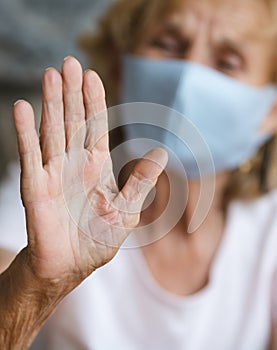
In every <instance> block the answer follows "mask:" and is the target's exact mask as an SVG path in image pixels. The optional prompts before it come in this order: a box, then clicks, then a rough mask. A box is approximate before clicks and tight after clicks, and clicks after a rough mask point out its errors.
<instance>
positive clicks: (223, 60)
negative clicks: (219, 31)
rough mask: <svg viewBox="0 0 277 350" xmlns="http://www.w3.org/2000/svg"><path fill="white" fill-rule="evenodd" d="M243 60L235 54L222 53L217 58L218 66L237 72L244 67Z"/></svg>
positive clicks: (227, 71)
mask: <svg viewBox="0 0 277 350" xmlns="http://www.w3.org/2000/svg"><path fill="white" fill-rule="evenodd" d="M242 64H243V61H242V59H241V57H240V56H238V55H235V54H231V55H230V54H228V55H220V56H219V57H217V59H216V68H217V69H218V70H221V71H223V72H226V73H236V72H238V71H240V70H241V69H242Z"/></svg>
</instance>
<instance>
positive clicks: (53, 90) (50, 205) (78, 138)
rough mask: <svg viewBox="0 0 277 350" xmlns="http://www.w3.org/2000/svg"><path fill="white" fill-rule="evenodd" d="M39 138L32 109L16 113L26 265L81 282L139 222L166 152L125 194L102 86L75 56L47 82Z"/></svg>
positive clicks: (139, 170)
mask: <svg viewBox="0 0 277 350" xmlns="http://www.w3.org/2000/svg"><path fill="white" fill-rule="evenodd" d="M42 86H43V102H42V120H41V125H40V136H39V137H38V135H37V132H36V130H35V121H34V113H33V110H32V107H31V105H30V104H29V103H27V102H25V101H18V102H17V103H16V104H15V107H14V119H15V125H16V131H17V138H18V145H19V153H20V159H21V169H22V174H21V195H22V200H23V204H24V207H25V211H26V220H27V232H28V247H27V256H28V263H29V264H30V267H31V269H32V271H33V272H34V273H35V274H36V276H38V277H40V278H47V279H54V280H68V281H69V280H70V281H74V282H73V283H76V284H78V283H79V282H80V281H81V280H82V279H84V278H85V277H86V276H88V275H89V274H90V273H91V272H93V271H94V270H95V269H96V268H98V267H99V266H102V265H103V264H105V263H106V262H108V261H109V260H111V259H112V258H113V256H114V255H115V254H116V252H117V250H118V248H119V247H120V245H121V244H122V243H123V241H124V240H125V238H126V237H127V235H128V233H129V232H130V231H131V230H132V228H134V227H135V226H136V225H137V224H138V222H139V216H140V211H141V208H142V205H143V202H144V199H145V198H146V196H147V194H148V193H149V191H150V190H151V188H152V187H153V186H154V185H155V183H156V181H157V178H158V176H159V174H160V173H161V172H162V170H163V168H164V166H165V164H166V161H167V155H166V153H165V151H163V150H161V149H155V150H153V151H151V152H149V153H148V154H147V155H146V156H145V157H144V158H143V159H141V160H140V161H139V162H138V163H137V165H136V167H135V168H134V170H133V172H132V174H131V175H130V177H129V179H128V180H127V182H126V184H125V186H124V188H123V189H122V191H121V192H119V191H118V189H117V186H116V182H115V179H114V175H113V172H112V162H111V158H110V154H109V148H108V126H107V111H106V105H105V94H104V88H103V85H102V83H101V80H100V79H99V77H98V76H97V74H96V73H95V72H93V71H91V70H88V71H86V72H85V73H84V74H83V72H82V68H81V66H80V64H79V62H78V61H77V60H76V59H74V58H73V57H68V58H67V59H65V61H64V63H63V66H62V73H60V72H58V71H57V70H55V69H53V68H50V69H48V70H47V71H46V72H45V74H44V76H43V82H42Z"/></svg>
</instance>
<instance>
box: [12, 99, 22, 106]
mask: <svg viewBox="0 0 277 350" xmlns="http://www.w3.org/2000/svg"><path fill="white" fill-rule="evenodd" d="M22 101H24V100H22V99H20V100H17V101H15V103H14V104H13V105H14V106H16V105H17V104H18V103H19V102H22Z"/></svg>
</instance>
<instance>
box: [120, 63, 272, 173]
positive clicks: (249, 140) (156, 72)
mask: <svg viewBox="0 0 277 350" xmlns="http://www.w3.org/2000/svg"><path fill="white" fill-rule="evenodd" d="M122 89H123V90H122V100H121V102H122V103H129V102H150V103H155V104H159V105H163V106H167V107H170V108H171V109H173V110H175V111H177V112H179V113H180V114H182V118H183V121H186V123H182V120H181V121H180V119H178V118H175V117H172V116H173V115H174V113H169V114H168V118H167V122H166V125H165V126H163V127H164V129H166V130H167V131H166V132H164V131H163V130H162V129H157V128H153V127H150V126H149V125H146V124H145V125H142V124H140V125H133V126H130V127H129V126H128V127H127V129H126V130H127V132H126V134H127V135H126V136H127V139H137V138H142V139H149V138H153V139H155V140H157V141H159V142H161V143H162V144H164V145H165V146H166V148H169V149H171V150H172V151H173V152H174V153H175V154H176V156H177V157H178V158H179V160H180V161H181V163H182V164H183V166H184V168H185V170H186V172H187V175H188V177H198V176H199V169H198V166H199V164H198V163H197V161H198V160H199V159H200V162H202V164H205V159H203V158H205V152H203V154H201V147H200V146H199V142H198V139H197V138H193V137H192V134H191V133H190V130H191V128H188V127H187V125H188V124H187V122H189V123H190V124H192V125H194V126H195V128H196V129H197V130H198V131H199V133H200V135H201V137H202V138H203V140H204V143H206V145H207V146H208V149H209V150H210V154H211V157H212V160H213V162H214V167H215V170H216V172H220V171H224V170H229V169H233V168H236V167H237V166H239V165H240V164H242V163H243V162H244V161H246V160H248V159H249V158H251V157H252V156H253V155H254V154H255V153H256V152H257V150H258V149H259V147H260V146H261V145H262V144H263V143H264V142H265V141H266V140H267V139H268V138H269V136H270V135H267V134H264V133H261V132H260V131H259V127H260V126H261V124H262V122H263V120H264V118H265V117H266V115H267V114H268V113H269V112H270V110H271V108H272V107H273V104H274V102H276V97H277V89H276V87H275V86H273V85H267V86H264V87H262V88H256V87H252V86H249V85H246V84H244V83H241V82H239V81H237V80H235V79H233V78H230V77H228V76H226V75H225V74H223V73H219V72H217V71H215V70H213V69H210V68H208V67H205V66H202V65H199V64H195V63H192V62H188V61H181V60H156V59H145V58H140V57H136V56H125V57H124V58H123V85H122ZM130 118H131V119H132V116H131V117H130V116H129V117H128V118H127V119H125V122H126V123H127V124H130V122H132V123H137V122H139V121H138V120H130ZM123 119H124V117H123ZM123 122H124V120H123ZM159 130H160V131H159ZM173 135H176V136H177V137H176V136H173ZM194 143H195V144H194ZM128 144H129V143H126V147H127V148H128ZM131 148H132V147H130V152H131V153H132V155H133V156H134V157H141V155H142V154H141V153H140V150H139V147H138V146H137V145H136V147H135V148H134V147H133V149H131ZM142 148H143V147H142ZM202 148H203V147H202ZM127 151H128V150H127ZM143 151H146V149H145V150H143ZM135 153H137V154H135ZM206 175H209V174H206Z"/></svg>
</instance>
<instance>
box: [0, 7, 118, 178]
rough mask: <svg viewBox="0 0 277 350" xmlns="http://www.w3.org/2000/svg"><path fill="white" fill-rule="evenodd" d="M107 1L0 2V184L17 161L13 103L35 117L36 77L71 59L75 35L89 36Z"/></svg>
mask: <svg viewBox="0 0 277 350" xmlns="http://www.w3.org/2000/svg"><path fill="white" fill-rule="evenodd" d="M110 1H111V0H1V2H0V43H1V45H0V181H1V180H3V178H4V176H5V174H6V173H7V169H8V164H9V163H11V162H12V161H13V160H17V145H16V138H15V132H14V126H13V119H12V107H13V103H14V102H15V101H16V100H18V99H21V98H24V99H27V100H29V101H30V102H31V103H32V104H33V106H34V109H35V113H36V117H37V119H39V117H40V100H41V76H42V74H43V71H44V70H45V69H46V68H47V67H49V66H53V67H56V68H58V69H60V67H61V63H62V61H63V58H64V57H65V56H68V55H74V56H75V57H77V58H78V59H79V60H80V61H81V62H82V64H83V66H84V67H86V63H85V62H84V57H83V56H82V52H81V51H80V50H79V48H78V45H77V38H78V36H79V35H80V34H82V33H84V32H87V31H92V30H93V28H95V25H96V20H97V18H98V17H99V16H100V15H101V12H102V11H104V10H105V8H106V6H107V5H108V3H109V2H110Z"/></svg>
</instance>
